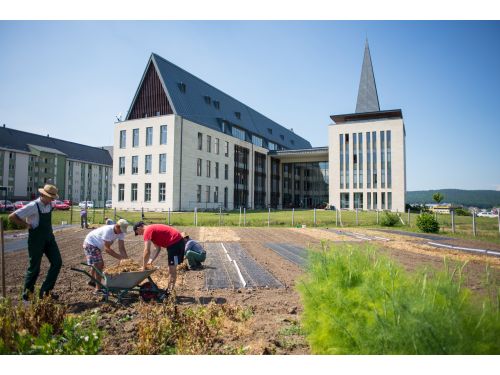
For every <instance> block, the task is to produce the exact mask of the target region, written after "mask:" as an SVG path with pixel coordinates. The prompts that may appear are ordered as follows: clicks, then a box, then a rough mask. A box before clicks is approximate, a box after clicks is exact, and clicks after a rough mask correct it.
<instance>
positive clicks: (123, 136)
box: [120, 130, 127, 148]
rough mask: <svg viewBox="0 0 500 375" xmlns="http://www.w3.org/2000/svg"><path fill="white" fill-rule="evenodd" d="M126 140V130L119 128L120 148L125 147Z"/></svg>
mask: <svg viewBox="0 0 500 375" xmlns="http://www.w3.org/2000/svg"><path fill="white" fill-rule="evenodd" d="M126 142H127V133H126V130H120V148H125V147H126V146H127V145H126Z"/></svg>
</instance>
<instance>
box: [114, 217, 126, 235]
mask: <svg viewBox="0 0 500 375" xmlns="http://www.w3.org/2000/svg"><path fill="white" fill-rule="evenodd" d="M116 225H118V226H120V230H121V231H122V233H127V228H128V226H129V223H128V221H127V220H125V219H120V220H118V222H117V223H116Z"/></svg>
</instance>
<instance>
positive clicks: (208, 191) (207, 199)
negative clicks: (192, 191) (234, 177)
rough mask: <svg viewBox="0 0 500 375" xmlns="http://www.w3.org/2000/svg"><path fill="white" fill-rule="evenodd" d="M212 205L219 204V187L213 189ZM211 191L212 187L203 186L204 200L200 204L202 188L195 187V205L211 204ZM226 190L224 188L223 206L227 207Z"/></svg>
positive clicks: (199, 186)
mask: <svg viewBox="0 0 500 375" xmlns="http://www.w3.org/2000/svg"><path fill="white" fill-rule="evenodd" d="M213 188H214V189H213V203H219V187H218V186H214V187H213ZM211 191H212V187H211V186H210V185H206V186H205V200H204V201H203V202H202V199H201V198H202V186H201V185H197V187H196V203H211V202H212V200H211ZM227 197H228V188H227V187H225V188H224V202H225V203H224V205H227Z"/></svg>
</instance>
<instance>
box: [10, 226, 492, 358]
mask: <svg viewBox="0 0 500 375" xmlns="http://www.w3.org/2000/svg"><path fill="white" fill-rule="evenodd" d="M178 229H179V230H185V231H187V232H189V234H190V236H191V238H193V239H196V240H198V241H199V242H201V243H202V244H203V243H206V242H239V243H240V244H241V246H242V247H243V248H244V249H245V250H246V251H247V252H248V253H249V254H250V256H252V257H253V258H254V259H255V260H256V261H257V262H258V263H259V264H260V265H261V266H262V267H264V268H266V269H267V270H268V271H269V272H270V273H271V274H272V275H273V276H274V277H276V278H277V279H278V280H279V281H280V282H281V283H282V284H283V285H284V287H283V288H278V289H270V288H254V289H248V288H244V289H239V290H223V289H217V290H210V291H209V290H206V289H205V282H204V271H203V270H195V271H187V270H185V269H181V270H180V271H179V272H178V278H177V285H176V291H175V296H174V298H175V303H177V304H178V305H179V306H180V307H181V308H182V307H184V306H195V305H201V304H207V303H209V302H215V303H219V304H221V303H227V304H234V305H237V306H241V307H242V308H244V309H249V310H251V311H253V314H252V316H251V318H250V319H249V320H248V321H246V322H245V323H244V324H243V326H242V327H240V329H239V330H238V332H235V333H234V334H232V335H230V336H228V337H223V338H222V340H223V341H224V344H225V345H229V346H231V347H233V348H240V349H242V352H244V353H247V354H308V353H309V352H310V351H309V347H308V345H307V342H306V340H305V338H304V336H302V335H300V334H299V333H296V334H294V333H290V332H294V330H291V329H290V328H291V327H296V325H297V323H298V321H299V320H300V314H301V312H302V306H301V302H300V298H299V294H298V293H297V291H296V289H295V286H296V284H297V283H298V282H300V277H301V275H303V272H304V270H302V269H301V268H299V267H298V266H297V265H295V264H293V263H291V262H289V261H287V260H285V259H284V258H282V257H281V256H279V255H278V254H277V253H275V252H274V251H272V250H270V249H268V248H266V246H265V244H266V243H288V244H292V245H295V246H301V247H304V248H310V249H312V250H313V251H314V250H318V249H320V248H321V247H322V246H323V245H324V244H329V245H331V246H333V247H335V246H337V245H338V244H339V243H340V242H348V241H353V242H359V240H355V239H353V238H352V237H348V236H345V235H338V234H336V233H335V232H333V231H328V230H325V229H316V228H304V229H302V228H300V229H298V228H288V229H287V228H241V227H233V228H228V227H220V228H219V227H210V228H208V227H196V228H195V227H189V228H182V227H179V228H178ZM346 231H347V230H346ZM348 231H349V232H354V231H356V232H357V233H360V234H364V235H367V236H374V235H379V236H381V237H385V238H389V239H390V241H387V242H382V241H369V242H370V243H371V244H373V245H374V246H376V247H377V248H379V249H380V251H381V252H383V253H384V254H386V255H388V256H390V257H391V258H393V259H394V260H395V261H397V262H398V263H400V264H401V265H402V266H403V267H404V268H406V269H407V270H409V271H415V270H418V269H423V268H425V267H427V268H436V269H440V268H442V267H443V264H444V263H443V258H444V256H446V257H447V258H448V259H449V260H450V264H451V266H454V265H457V264H463V262H464V261H468V263H467V265H466V267H465V268H464V275H465V282H466V286H467V287H469V288H471V289H472V290H474V291H476V292H477V294H478V295H481V294H484V293H486V291H485V290H484V289H483V287H482V281H483V280H484V278H485V275H486V266H487V265H489V266H490V275H491V277H493V278H494V280H495V281H496V283H497V285H498V284H499V280H500V259H498V258H494V257H491V256H483V255H474V254H468V253H462V252H459V251H454V250H453V251H450V250H445V249H436V248H434V247H431V246H429V245H427V244H426V243H425V240H422V239H418V238H415V237H408V236H403V235H397V234H391V233H386V232H375V231H372V230H366V229H364V230H363V229H357V228H356V229H352V230H351V228H349V230H348ZM87 233H88V230H85V229H80V228H69V229H65V230H63V231H60V232H58V233H57V234H56V239H57V242H58V245H59V248H60V250H61V254H62V258H63V268H62V270H61V273H60V275H59V278H58V281H57V285H56V288H55V292H56V293H58V294H59V295H60V297H61V298H60V302H61V303H63V304H66V305H67V306H68V309H69V311H70V312H71V313H74V314H87V313H89V312H90V311H94V310H97V311H98V313H99V317H100V318H99V323H98V324H99V326H100V327H101V328H102V329H104V330H105V331H106V336H105V339H104V343H103V350H102V353H103V354H128V353H132V352H133V350H134V345H135V343H136V341H137V321H138V320H139V311H138V310H139V306H140V304H142V303H143V302H140V301H137V300H136V299H134V300H131V301H129V302H124V303H123V304H119V303H116V302H114V301H110V302H102V301H100V298H99V297H97V296H94V295H92V289H91V288H90V287H89V286H87V281H88V278H87V277H86V276H84V275H82V274H79V273H76V272H74V271H71V270H70V268H71V267H75V266H78V265H79V263H80V262H84V260H85V258H84V254H83V249H82V244H83V240H84V238H85V236H86V234H87ZM448 244H450V243H449V242H448ZM453 245H456V246H467V247H478V248H479V247H481V245H484V244H481V243H477V242H475V241H472V240H470V241H462V242H461V241H459V240H456V241H454V243H453ZM125 246H126V249H127V252H128V255H129V256H130V257H131V258H132V259H134V260H135V261H136V262H138V263H141V259H142V250H143V241H142V237H139V236H138V237H135V236H134V235H133V234H132V233H129V234H128V235H127V237H126V240H125ZM115 247H116V246H115ZM497 247H499V246H498V245H496V247H495V245H490V246H489V248H491V249H497ZM483 248H484V247H483ZM104 260H105V263H106V265H108V266H112V265H117V264H118V261H117V260H115V259H114V258H112V257H110V256H108V255H107V254H104ZM5 261H6V282H7V293H8V295H9V296H10V297H12V298H13V299H15V300H18V299H19V296H20V294H21V289H22V285H23V278H24V273H25V271H26V267H27V261H28V256H27V251H24V250H23V251H17V252H13V253H7V254H6V255H5ZM156 265H157V266H160V267H162V269H165V268H166V265H167V263H166V254H165V251H164V250H162V253H161V254H160V256H159V257H158V260H157V262H156ZM47 268H48V262H47V260H46V258H44V260H43V262H42V269H41V274H40V277H39V280H38V281H39V283H38V285H39V284H40V283H41V282H42V281H43V278H44V277H45V274H46V272H47ZM158 275H159V276H161V281H162V283H160V286H165V285H161V284H163V282H164V281H165V280H166V275H165V273H164V272H163V273H162V274H161V275H160V273H158Z"/></svg>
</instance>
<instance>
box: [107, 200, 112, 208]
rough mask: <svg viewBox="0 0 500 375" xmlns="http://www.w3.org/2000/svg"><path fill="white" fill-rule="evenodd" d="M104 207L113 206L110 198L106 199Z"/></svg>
mask: <svg viewBox="0 0 500 375" xmlns="http://www.w3.org/2000/svg"><path fill="white" fill-rule="evenodd" d="M106 208H113V202H112V201H110V200H107V201H106Z"/></svg>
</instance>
